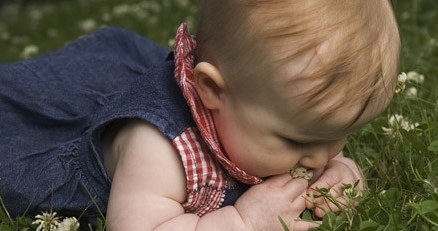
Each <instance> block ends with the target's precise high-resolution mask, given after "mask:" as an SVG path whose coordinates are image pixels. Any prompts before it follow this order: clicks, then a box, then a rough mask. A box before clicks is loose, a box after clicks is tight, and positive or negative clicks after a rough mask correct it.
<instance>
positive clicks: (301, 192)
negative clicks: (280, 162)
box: [235, 174, 319, 231]
mask: <svg viewBox="0 0 438 231" xmlns="http://www.w3.org/2000/svg"><path fill="white" fill-rule="evenodd" d="M307 187H308V182H307V180H304V179H292V177H291V176H290V174H283V175H279V176H274V177H271V178H269V179H268V180H266V181H264V182H263V183H261V184H259V185H255V186H253V187H251V188H250V189H249V190H248V191H247V192H246V193H244V194H243V195H242V196H241V197H240V198H239V199H238V200H237V201H236V204H235V208H236V209H237V211H238V212H239V214H240V216H241V218H242V220H243V221H244V222H245V224H246V225H247V227H250V228H249V230H284V229H283V227H282V224H281V222H280V218H279V217H281V219H282V220H283V221H284V222H285V223H286V225H287V226H288V228H289V229H290V230H296V231H299V230H308V229H310V228H313V227H317V226H319V224H318V223H312V222H307V221H301V220H299V215H300V214H301V213H302V212H303V211H304V209H305V208H306V206H305V198H304V196H305V193H306V190H307Z"/></svg>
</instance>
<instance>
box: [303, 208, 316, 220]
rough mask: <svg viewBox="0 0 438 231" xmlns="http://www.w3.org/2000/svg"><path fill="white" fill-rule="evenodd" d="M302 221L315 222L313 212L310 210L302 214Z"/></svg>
mask: <svg viewBox="0 0 438 231" xmlns="http://www.w3.org/2000/svg"><path fill="white" fill-rule="evenodd" d="M301 219H303V220H307V221H313V220H314V219H313V216H312V212H311V211H310V210H308V209H306V210H304V212H303V213H302V214H301Z"/></svg>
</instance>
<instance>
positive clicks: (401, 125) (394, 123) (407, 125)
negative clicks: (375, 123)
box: [382, 114, 420, 136]
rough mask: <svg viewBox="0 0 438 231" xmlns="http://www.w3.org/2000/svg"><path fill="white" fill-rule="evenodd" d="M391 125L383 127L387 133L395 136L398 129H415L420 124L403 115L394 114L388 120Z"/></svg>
mask: <svg viewBox="0 0 438 231" xmlns="http://www.w3.org/2000/svg"><path fill="white" fill-rule="evenodd" d="M388 124H389V127H382V130H383V132H384V134H385V135H390V136H394V135H395V133H396V131H397V130H400V129H403V130H405V131H411V130H415V129H416V128H417V127H418V126H419V125H420V124H419V123H413V122H411V121H409V120H408V119H406V118H404V117H403V116H402V115H399V114H395V115H392V116H391V117H390V118H389V120H388Z"/></svg>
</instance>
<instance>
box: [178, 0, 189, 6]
mask: <svg viewBox="0 0 438 231" xmlns="http://www.w3.org/2000/svg"><path fill="white" fill-rule="evenodd" d="M176 3H177V4H178V5H179V6H180V7H187V6H188V5H189V0H177V1H176Z"/></svg>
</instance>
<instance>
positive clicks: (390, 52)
mask: <svg viewBox="0 0 438 231" xmlns="http://www.w3.org/2000/svg"><path fill="white" fill-rule="evenodd" d="M197 41H198V53H197V60H198V64H197V66H196V67H195V76H196V79H197V89H198V93H199V95H200V96H201V99H202V100H203V102H204V104H205V105H206V106H207V107H208V108H209V109H211V110H212V112H213V115H214V118H215V123H216V126H217V130H218V134H219V136H220V139H221V142H222V144H223V147H224V149H225V151H226V153H227V154H228V155H229V158H230V159H231V160H232V161H234V162H235V163H236V164H237V165H238V166H239V167H241V168H242V169H244V170H246V171H247V172H249V173H252V174H254V175H258V176H268V175H274V174H279V173H281V172H285V171H284V170H285V168H286V165H287V164H289V168H290V167H293V166H294V165H296V164H300V165H303V166H305V167H309V168H317V167H321V166H323V165H324V164H325V163H326V162H327V160H328V159H330V158H332V157H333V156H334V155H335V154H337V153H338V152H339V151H340V150H341V149H342V147H343V145H344V141H345V138H346V136H347V135H348V134H350V133H351V132H353V131H355V130H357V129H358V128H359V127H361V126H362V125H364V124H366V123H368V122H369V121H371V120H372V119H373V118H375V117H376V116H377V115H378V114H379V113H381V112H382V111H383V110H384V109H385V108H386V107H387V105H388V104H389V102H390V100H391V98H392V96H393V92H394V89H395V86H396V80H397V73H398V63H399V52H400V39H399V34H398V29H397V24H396V21H395V17H394V14H393V11H392V8H391V4H390V2H389V1H386V0H354V1H352V0H312V1H309V0H221V1H217V0H202V1H201V18H200V24H199V28H198V34H197ZM242 145H243V146H245V147H243V148H242V147H238V146H242ZM287 149H290V150H289V151H287ZM262 152H264V153H262ZM266 152H269V153H268V154H269V155H268V154H266ZM282 152H284V153H287V152H292V153H293V154H296V155H295V156H299V159H294V160H292V159H293V158H292V159H290V160H289V159H288V158H287V155H286V154H285V156H281V154H277V153H282ZM245 153H249V154H245ZM252 153H255V154H252ZM315 153H325V154H326V155H325V156H324V155H320V156H319V155H316V154H315ZM247 155H249V157H246V156H247ZM277 155H280V156H278V157H279V158H276V157H275V156H277ZM242 156H244V157H242ZM280 157H281V158H282V161H278V162H277V161H276V159H281V158H280ZM316 157H321V158H320V159H318V158H316ZM242 158H243V159H242ZM252 160H253V161H252ZM270 162H272V164H269V166H264V165H266V163H270ZM262 163H264V165H262ZM286 163H287V164H286ZM271 165H272V166H271ZM290 165H292V166H290ZM257 168H259V169H261V170H259V169H257ZM286 170H287V169H286Z"/></svg>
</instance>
